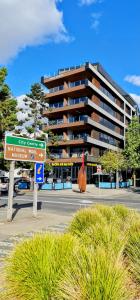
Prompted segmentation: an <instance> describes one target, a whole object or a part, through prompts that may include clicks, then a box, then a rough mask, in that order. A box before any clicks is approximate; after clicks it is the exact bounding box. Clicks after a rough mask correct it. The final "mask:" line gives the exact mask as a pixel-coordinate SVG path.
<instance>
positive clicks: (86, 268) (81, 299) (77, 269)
mask: <svg viewBox="0 0 140 300" xmlns="http://www.w3.org/2000/svg"><path fill="white" fill-rule="evenodd" d="M127 285H128V271H127V269H126V268H125V267H124V265H123V261H122V257H121V256H120V255H118V256H115V255H114V253H112V252H110V251H105V249H103V248H102V247H97V248H96V250H94V251H89V250H88V249H87V248H84V247H82V248H81V251H80V253H77V255H76V257H74V259H73V260H72V261H71V262H70V263H69V265H68V267H67V270H66V272H65V277H64V279H63V280H62V281H61V282H60V284H59V292H58V298H57V299H59V300H60V299H63V300H129V299H132V293H131V291H129V289H128V288H127Z"/></svg>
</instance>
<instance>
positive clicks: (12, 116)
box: [0, 67, 17, 170]
mask: <svg viewBox="0 0 140 300" xmlns="http://www.w3.org/2000/svg"><path fill="white" fill-rule="evenodd" d="M6 77H7V69H6V68H4V67H3V68H0V151H1V155H0V169H3V170H5V169H8V162H6V161H4V159H3V154H2V152H3V145H4V137H5V133H6V132H9V131H13V130H14V129H15V126H16V124H17V116H16V106H17V101H16V100H15V99H14V98H13V97H12V95H11V91H10V88H9V86H8V85H7V84H6V83H5V80H6Z"/></svg>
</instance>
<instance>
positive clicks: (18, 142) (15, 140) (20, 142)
mask: <svg viewBox="0 0 140 300" xmlns="http://www.w3.org/2000/svg"><path fill="white" fill-rule="evenodd" d="M5 142H6V144H7V145H15V146H21V147H28V148H37V149H46V143H45V142H44V141H38V140H31V139H26V138H22V137H16V136H6V139H5Z"/></svg>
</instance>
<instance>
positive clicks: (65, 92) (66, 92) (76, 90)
mask: <svg viewBox="0 0 140 300" xmlns="http://www.w3.org/2000/svg"><path fill="white" fill-rule="evenodd" d="M88 82H89V80H88V79H84V80H79V81H74V82H70V83H69V84H68V86H66V87H64V86H59V87H58V86H57V87H55V88H51V89H50V90H49V93H47V94H46V95H45V98H46V99H49V100H50V99H52V98H55V97H62V96H67V97H71V98H73V97H81V96H82V95H83V92H84V93H85V91H86V87H87V86H88Z"/></svg>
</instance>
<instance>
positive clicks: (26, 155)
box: [4, 135, 46, 162]
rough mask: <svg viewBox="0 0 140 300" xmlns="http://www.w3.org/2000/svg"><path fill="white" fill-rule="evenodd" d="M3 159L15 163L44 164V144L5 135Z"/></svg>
mask: <svg viewBox="0 0 140 300" xmlns="http://www.w3.org/2000/svg"><path fill="white" fill-rule="evenodd" d="M4 158H5V159H7V160H15V161H30V162H45V160H46V143H45V142H44V141H39V140H33V139H27V138H22V137H17V136H8V135H7V136H6V137H5V149H4Z"/></svg>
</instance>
